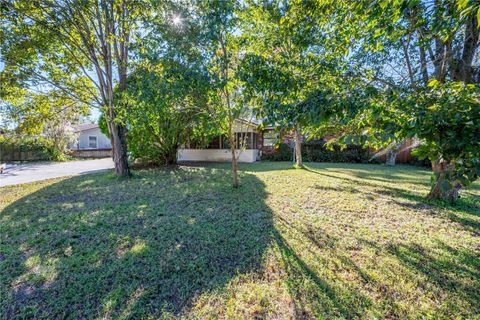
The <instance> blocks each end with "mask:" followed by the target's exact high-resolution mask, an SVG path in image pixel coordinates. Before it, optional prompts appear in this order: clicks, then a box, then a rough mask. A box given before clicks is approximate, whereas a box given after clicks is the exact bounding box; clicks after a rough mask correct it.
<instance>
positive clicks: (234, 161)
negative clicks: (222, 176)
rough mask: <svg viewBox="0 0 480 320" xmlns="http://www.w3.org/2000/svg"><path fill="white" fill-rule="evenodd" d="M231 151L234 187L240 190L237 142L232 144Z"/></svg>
mask: <svg viewBox="0 0 480 320" xmlns="http://www.w3.org/2000/svg"><path fill="white" fill-rule="evenodd" d="M230 151H231V152H232V187H234V188H238V185H239V183H238V171H237V155H236V154H235V142H233V143H232V142H230Z"/></svg>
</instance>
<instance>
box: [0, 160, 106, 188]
mask: <svg viewBox="0 0 480 320" xmlns="http://www.w3.org/2000/svg"><path fill="white" fill-rule="evenodd" d="M111 168H113V161H112V159H111V158H105V159H95V160H80V161H69V162H31V163H23V164H7V169H6V170H5V171H4V173H3V174H0V187H4V186H8V185H14V184H21V183H27V182H33V181H40V180H45V179H51V178H58V177H64V176H71V175H78V174H85V173H92V172H96V171H104V170H107V169H111Z"/></svg>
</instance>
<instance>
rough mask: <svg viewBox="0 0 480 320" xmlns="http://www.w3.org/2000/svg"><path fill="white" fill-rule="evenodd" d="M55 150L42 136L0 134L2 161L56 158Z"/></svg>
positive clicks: (0, 155) (0, 156) (0, 159)
mask: <svg viewBox="0 0 480 320" xmlns="http://www.w3.org/2000/svg"><path fill="white" fill-rule="evenodd" d="M55 158H56V155H55V152H54V151H52V148H51V146H50V143H49V141H48V140H47V139H45V138H42V137H28V136H17V135H9V136H6V135H0V161H23V160H54V159H55Z"/></svg>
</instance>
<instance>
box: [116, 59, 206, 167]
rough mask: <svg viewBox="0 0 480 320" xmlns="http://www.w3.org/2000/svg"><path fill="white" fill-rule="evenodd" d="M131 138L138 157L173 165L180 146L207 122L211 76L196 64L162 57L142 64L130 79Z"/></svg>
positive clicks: (193, 136) (135, 154) (129, 139)
mask: <svg viewBox="0 0 480 320" xmlns="http://www.w3.org/2000/svg"><path fill="white" fill-rule="evenodd" d="M127 83H128V90H127V98H128V101H129V106H130V107H129V112H128V114H127V115H126V120H125V122H126V124H127V126H128V128H129V131H128V134H127V140H128V144H129V149H130V151H131V153H132V157H133V158H134V159H140V160H142V161H145V162H149V163H155V164H161V165H170V164H174V163H176V161H177V149H178V148H179V147H180V146H181V145H183V144H185V143H186V142H187V141H188V140H189V139H195V136H196V133H197V132H198V131H203V130H202V125H203V124H204V123H205V122H206V121H205V119H206V117H205V105H206V103H207V98H208V96H207V95H206V94H205V92H206V90H205V89H204V88H205V86H207V85H208V77H207V76H206V75H205V74H204V73H202V72H201V71H200V70H195V67H194V66H193V65H182V64H180V63H177V62H175V61H173V60H169V59H162V60H161V61H160V62H158V63H156V64H153V65H152V64H149V63H148V64H147V65H146V66H143V67H138V68H137V69H136V70H135V71H134V72H133V73H132V74H131V75H130V76H129V77H128V79H127Z"/></svg>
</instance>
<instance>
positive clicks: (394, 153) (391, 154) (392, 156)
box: [385, 143, 402, 166]
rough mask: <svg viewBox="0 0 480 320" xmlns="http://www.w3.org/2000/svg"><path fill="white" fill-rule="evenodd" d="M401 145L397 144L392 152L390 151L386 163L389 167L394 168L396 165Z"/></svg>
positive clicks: (391, 149)
mask: <svg viewBox="0 0 480 320" xmlns="http://www.w3.org/2000/svg"><path fill="white" fill-rule="evenodd" d="M401 145H402V144H401V143H395V144H394V145H393V146H392V147H391V148H390V150H388V152H387V161H386V162H385V163H386V164H387V165H388V166H394V165H395V164H396V161H397V154H398V149H399V148H400V146H401Z"/></svg>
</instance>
